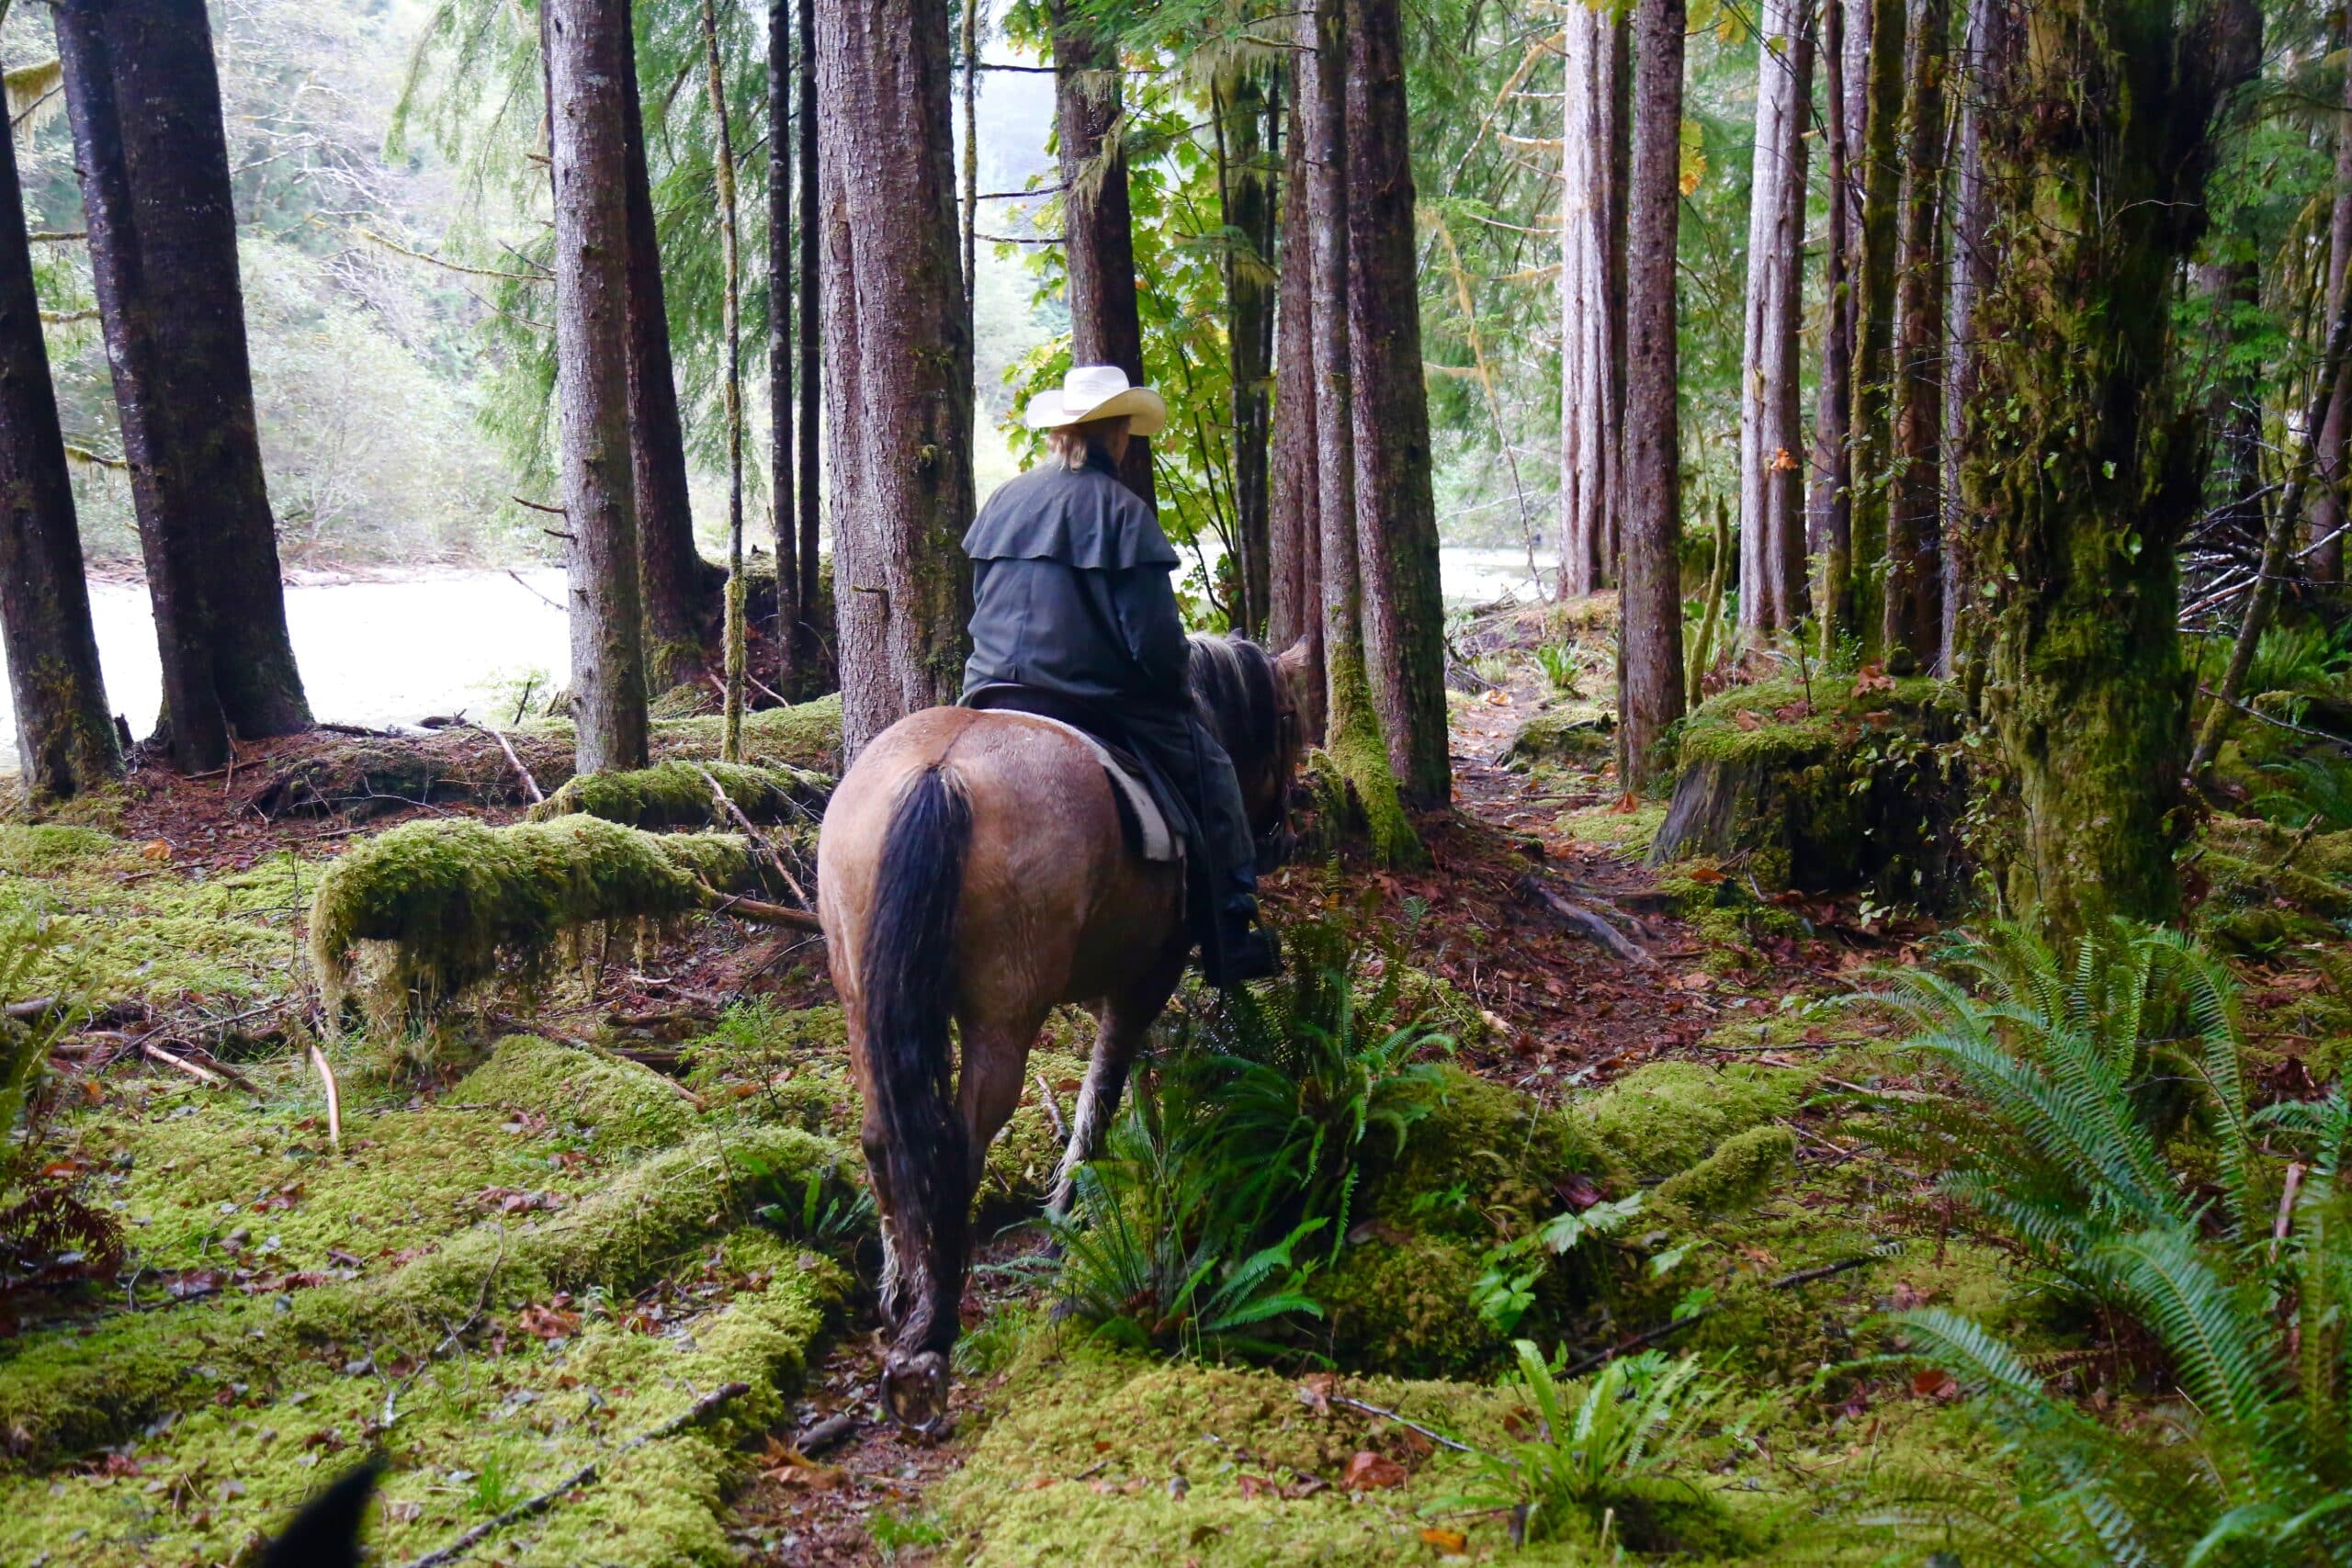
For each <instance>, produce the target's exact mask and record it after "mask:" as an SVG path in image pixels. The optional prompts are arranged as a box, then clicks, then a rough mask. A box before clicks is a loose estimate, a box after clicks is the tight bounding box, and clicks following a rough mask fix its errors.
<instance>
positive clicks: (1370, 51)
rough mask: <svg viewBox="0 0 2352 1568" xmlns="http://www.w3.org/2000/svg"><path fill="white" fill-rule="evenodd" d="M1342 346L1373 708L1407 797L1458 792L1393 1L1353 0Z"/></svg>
mask: <svg viewBox="0 0 2352 1568" xmlns="http://www.w3.org/2000/svg"><path fill="white" fill-rule="evenodd" d="M1346 32H1347V37H1348V100H1347V106H1346V115H1347V123H1346V127H1345V131H1344V134H1345V136H1346V139H1347V157H1348V208H1347V212H1348V251H1349V262H1350V265H1349V267H1348V279H1347V282H1348V292H1347V307H1348V342H1349V355H1350V364H1351V372H1352V374H1351V382H1350V393H1351V398H1352V400H1353V412H1354V417H1355V425H1356V431H1355V446H1356V531H1357V537H1358V540H1359V553H1360V558H1361V570H1362V571H1363V609H1364V617H1363V627H1364V640H1365V643H1366V645H1367V646H1366V653H1367V655H1368V656H1369V658H1368V663H1369V670H1370V674H1371V677H1372V694H1373V702H1374V705H1375V706H1376V707H1377V708H1378V710H1379V713H1380V728H1381V732H1382V734H1383V735H1385V737H1386V739H1387V741H1388V760H1389V763H1390V765H1391V766H1392V767H1394V768H1395V770H1396V773H1397V785H1398V787H1400V788H1401V789H1402V790H1403V791H1404V792H1405V794H1406V795H1408V797H1410V798H1412V799H1413V800H1415V801H1418V802H1419V803H1420V804H1422V805H1425V806H1442V805H1444V804H1445V803H1446V801H1447V800H1448V799H1449V798H1451V796H1452V795H1453V764H1452V761H1450V759H1449V758H1448V756H1447V736H1446V715H1445V599H1444V593H1443V592H1442V589H1441V588H1440V587H1439V584H1438V558H1437V500H1436V497H1435V496H1434V495H1433V494H1432V493H1431V490H1430V403H1429V389H1428V384H1427V382H1426V381H1425V380H1424V379H1423V377H1422V372H1421V310H1420V288H1419V277H1418V275H1417V266H1416V260H1415V256H1414V251H1413V159H1412V142H1411V138H1410V135H1409V133H1408V128H1407V123H1406V113H1407V111H1406V106H1405V29H1404V15H1403V11H1402V8H1401V6H1400V5H1399V0H1348V7H1347V17H1346Z"/></svg>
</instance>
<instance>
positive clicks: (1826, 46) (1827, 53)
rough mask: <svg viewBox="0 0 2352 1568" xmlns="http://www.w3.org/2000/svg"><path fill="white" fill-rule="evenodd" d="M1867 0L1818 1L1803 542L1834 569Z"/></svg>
mask: <svg viewBox="0 0 2352 1568" xmlns="http://www.w3.org/2000/svg"><path fill="white" fill-rule="evenodd" d="M1861 3H1862V0H1824V4H1823V6H1822V7H1821V65H1822V76H1823V99H1824V102H1825V103H1826V106H1827V112H1826V117H1825V123H1824V126H1823V134H1822V141H1823V143H1824V146H1825V149H1826V152H1825V155H1826V158H1827V160H1828V179H1829V200H1828V203H1827V205H1828V209H1829V215H1828V220H1827V223H1826V231H1825V234H1824V238H1823V243H1822V252H1823V261H1822V290H1821V299H1822V318H1823V319H1822V327H1821V374H1820V378H1819V392H1818V394H1817V401H1816V402H1815V407H1814V421H1813V433H1814V447H1813V452H1814V456H1813V489H1812V491H1811V493H1810V494H1809V495H1808V496H1807V497H1806V501H1805V546H1806V549H1807V551H1808V553H1810V554H1811V555H1813V556H1815V557H1816V558H1819V559H1820V560H1821V561H1822V562H1823V563H1824V565H1825V567H1826V569H1827V570H1828V571H1829V572H1830V573H1832V574H1834V573H1836V572H1838V571H1841V570H1844V569H1843V568H1842V567H1841V566H1839V565H1838V563H1839V562H1842V561H1845V560H1847V559H1849V558H1850V550H1851V541H1852V536H1853V507H1854V496H1853V474H1854V455H1853V449H1852V447H1851V446H1849V444H1848V442H1847V439H1846V437H1847V428H1846V426H1847V421H1848V420H1849V418H1850V417H1851V416H1852V414H1853V378H1854V287H1853V259H1854V244H1853V230H1854V224H1853V218H1854V202H1853V199H1852V197H1853V190H1854V178H1853V142H1852V139H1851V138H1850V137H1849V134H1848V120H1847V118H1846V112H1845V107H1846V83H1847V62H1848V61H1849V60H1850V59H1851V58H1852V53H1851V51H1850V47H1849V39H1848V37H1847V28H1846V18H1847V13H1848V12H1849V10H1852V9H1857V8H1859V7H1860V5H1861ZM1985 3H1990V0H1985ZM1839 586H1840V584H1839V582H1838V581H1832V580H1831V579H1830V578H1829V577H1825V579H1824V581H1823V583H1822V593H1821V597H1820V606H1821V610H1822V614H1823V615H1824V616H1825V617H1826V616H1827V615H1828V614H1829V609H1828V606H1829V604H1830V602H1831V600H1832V598H1833V597H1834V595H1835V593H1836V592H1837V591H1838V589H1839Z"/></svg>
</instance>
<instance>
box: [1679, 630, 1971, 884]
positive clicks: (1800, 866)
mask: <svg viewBox="0 0 2352 1568" xmlns="http://www.w3.org/2000/svg"><path fill="white" fill-rule="evenodd" d="M1955 701H1956V699H1955V698H1954V696H1953V694H1952V693H1951V689H1950V688H1949V687H1948V686H1947V685H1946V684H1945V683H1944V682H1939V681H1934V680H1929V679H1927V678H1924V677H1917V678H1912V679H1906V680H1900V681H1887V680H1885V679H1883V677H1879V678H1870V679H1865V680H1861V681H1857V682H1853V683H1852V685H1851V687H1850V688H1849V686H1848V684H1847V682H1845V681H1843V680H1842V679H1833V678H1831V677H1827V676H1822V677H1817V678H1816V679H1815V681H1814V682H1813V687H1812V691H1811V692H1810V694H1808V692H1807V691H1806V690H1805V688H1804V686H1803V685H1801V684H1800V683H1799V682H1795V681H1792V680H1786V679H1782V680H1772V681H1762V682H1757V683H1756V684H1754V685H1751V686H1737V687H1734V688H1733V689H1731V690H1730V691H1727V692H1724V693H1722V694H1719V695H1717V696H1714V697H1711V698H1709V699H1708V700H1707V701H1706V702H1704V703H1702V704H1701V705H1699V706H1698V707H1697V708H1696V709H1694V710H1693V711H1692V712H1691V716H1690V717H1689V719H1688V720H1686V721H1685V723H1684V725H1683V728H1682V731H1681V751H1680V768H1679V774H1678V778H1677V782H1676V784H1675V790H1674V798H1673V800H1672V802H1671V803H1670V804H1669V805H1668V809H1667V814H1666V821H1665V823H1664V824H1663V825H1662V826H1661V827H1660V828H1659V829H1658V832H1657V838H1656V840H1654V841H1653V842H1652V844H1651V846H1650V856H1649V858H1650V863H1651V864H1652V865H1658V866H1662V865H1666V864H1668V863H1671V862H1673V861H1676V860H1680V859H1685V858H1688V857H1691V856H1693V855H1703V856H1708V857H1711V858H1713V859H1718V860H1729V859H1731V858H1733V857H1734V856H1740V857H1744V861H1745V867H1746V871H1747V874H1748V875H1750V876H1752V877H1753V878H1754V879H1755V880H1756V883H1757V885H1758V886H1759V887H1761V888H1763V889H1764V890H1766V891H1768V892H1778V891H1781V890H1782V889H1784V888H1798V889H1802V890H1804V891H1806V892H1814V893H1831V892H1846V891H1849V890H1852V889H1855V888H1868V889H1870V890H1871V892H1873V893H1874V894H1875V895H1876V896H1877V897H1881V898H1883V899H1887V900H1890V901H1901V902H1903V903H1906V904H1914V905H1918V906H1920V907H1922V908H1941V907H1944V906H1945V905H1947V904H1948V903H1949V902H1950V901H1951V899H1952V898H1953V897H1955V896H1956V895H1957V894H1958V893H1959V892H1960V890H1961V888H1960V884H1961V879H1962V868H1961V865H1960V862H1959V857H1958V855H1957V854H1956V852H1955V849H1956V846H1955V842H1954V835H1953V825H1954V824H1955V823H1956V822H1957V821H1958V820H1959V818H1960V814H1961V812H1962V809H1963V807H1965V805H1966V792H1967V783H1966V780H1965V778H1964V777H1963V776H1962V770H1961V769H1960V768H1959V767H1958V765H1957V764H1956V763H1955V762H1953V761H1951V759H1950V757H1949V756H1948V755H1947V752H1946V750H1945V748H1946V743H1947V742H1949V741H1951V739H1953V738H1954V737H1955V736H1956V735H1957V734H1958V716H1957V709H1956V706H1955Z"/></svg>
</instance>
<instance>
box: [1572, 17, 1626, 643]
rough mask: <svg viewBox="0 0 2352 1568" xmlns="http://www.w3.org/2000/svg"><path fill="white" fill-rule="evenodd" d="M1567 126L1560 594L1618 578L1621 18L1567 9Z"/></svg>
mask: <svg viewBox="0 0 2352 1568" xmlns="http://www.w3.org/2000/svg"><path fill="white" fill-rule="evenodd" d="M1563 25H1564V27H1565V28H1566V35H1565V37H1566V52H1567V77H1566V81H1567V85H1566V92H1565V94H1564V95H1563V96H1564V99H1565V108H1564V114H1563V120H1562V125H1561V142H1562V146H1563V148H1564V150H1565V151H1564V153H1563V156H1562V163H1561V179H1562V185H1561V220H1560V592H1561V593H1562V594H1563V595H1564V596H1571V597H1573V596H1577V595H1581V594H1586V593H1593V592H1599V591H1600V589H1602V588H1604V587H1607V586H1608V585H1609V583H1610V582H1611V580H1612V579H1613V578H1614V577H1615V575H1616V564H1617V563H1616V555H1615V549H1614V546H1615V543H1616V530H1615V529H1614V528H1613V527H1612V526H1611V503H1610V498H1611V490H1612V487H1613V480H1614V478H1615V475H1616V471H1617V465H1618V462H1619V460H1620V458H1621V457H1622V454H1621V452H1620V450H1619V446H1618V428H1619V427H1618V423H1617V412H1618V408H1619V402H1620V387H1621V383H1620V381H1619V379H1618V377H1619V372H1620V368H1621V367H1620V364H1619V358H1620V355H1619V353H1618V347H1619V344H1618V343H1617V341H1616V340H1617V333H1618V331H1619V328H1620V326H1621V324H1622V320H1623V310H1621V309H1620V306H1621V305H1622V303H1623V298H1624V297H1623V293H1622V292H1621V290H1620V288H1619V284H1620V282H1621V279H1622V276H1623V272H1622V268H1621V267H1620V266H1619V265H1618V257H1617V253H1618V246H1619V241H1620V238H1621V225H1620V221H1619V220H1620V213H1621V210H1622V203H1621V201H1620V196H1621V194H1622V193H1621V190H1620V187H1621V186H1622V185H1623V181H1622V180H1621V179H1619V177H1618V168H1617V159H1616V156H1615V152H1616V145H1617V141H1618V126H1617V120H1618V83H1617V69H1618V59H1617V47H1616V40H1615V38H1614V34H1615V32H1616V23H1615V22H1614V21H1613V20H1612V19H1611V16H1610V14H1609V13H1608V12H1607V11H1605V10H1602V9H1600V8H1599V7H1597V6H1584V5H1575V6H1569V7H1568V9H1567V13H1566V17H1565V18H1564V22H1563Z"/></svg>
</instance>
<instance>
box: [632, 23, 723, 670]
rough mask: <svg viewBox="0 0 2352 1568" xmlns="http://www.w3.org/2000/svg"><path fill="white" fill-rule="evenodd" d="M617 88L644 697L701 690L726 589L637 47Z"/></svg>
mask: <svg viewBox="0 0 2352 1568" xmlns="http://www.w3.org/2000/svg"><path fill="white" fill-rule="evenodd" d="M624 42H625V43H626V46H627V48H628V59H627V60H626V61H625V62H623V66H624V70H625V71H626V73H627V74H626V75H625V76H624V77H623V79H622V81H621V83H620V89H621V92H622V95H623V96H624V98H625V100H626V103H625V110H626V115H627V118H626V120H625V122H624V123H625V130H624V131H623V135H624V138H625V141H626V144H627V153H628V158H627V162H628V191H627V202H628V263H627V266H628V273H627V276H628V314H627V323H628V325H627V334H628V335H627V338H626V340H625V350H626V352H627V354H628V454H629V483H630V489H631V493H632V502H633V505H634V507H635V510H636V514H637V558H638V573H639V588H640V591H641V592H642V593H643V596H644V604H645V663H646V681H647V689H648V690H649V691H652V692H666V691H668V690H669V689H670V688H671V687H673V686H677V685H683V684H684V683H686V682H690V681H699V680H700V679H701V678H702V673H703V671H704V670H705V669H706V668H707V665H708V663H709V659H708V647H707V638H708V637H709V635H710V615H711V611H712V610H713V609H714V608H715V607H716V605H715V603H714V601H715V598H716V595H717V590H718V583H719V581H720V579H719V578H718V573H717V572H715V571H714V570H712V569H711V567H710V566H709V564H708V563H707V562H706V561H705V560H704V559H703V558H702V552H701V551H700V550H699V549H697V548H695V513H694V502H693V499H692V497H691V496H690V495H689V494H688V492H687V489H686V437H685V429H684V424H683V423H682V422H681V421H680V419H679V416H678V383H677V372H676V369H675V368H674V367H673V365H672V363H671V359H670V310H669V306H668V304H667V302H666V300H665V299H664V293H663V288H662V243H661V236H660V233H659V231H657V229H656V228H655V225H654V217H653V186H652V182H651V177H650V175H649V174H648V172H647V169H646V163H645V117H644V113H643V110H642V108H641V107H640V106H639V98H638V93H639V88H638V81H637V45H636V39H635V38H634V36H630V37H628V38H627V39H625V40H624Z"/></svg>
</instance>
